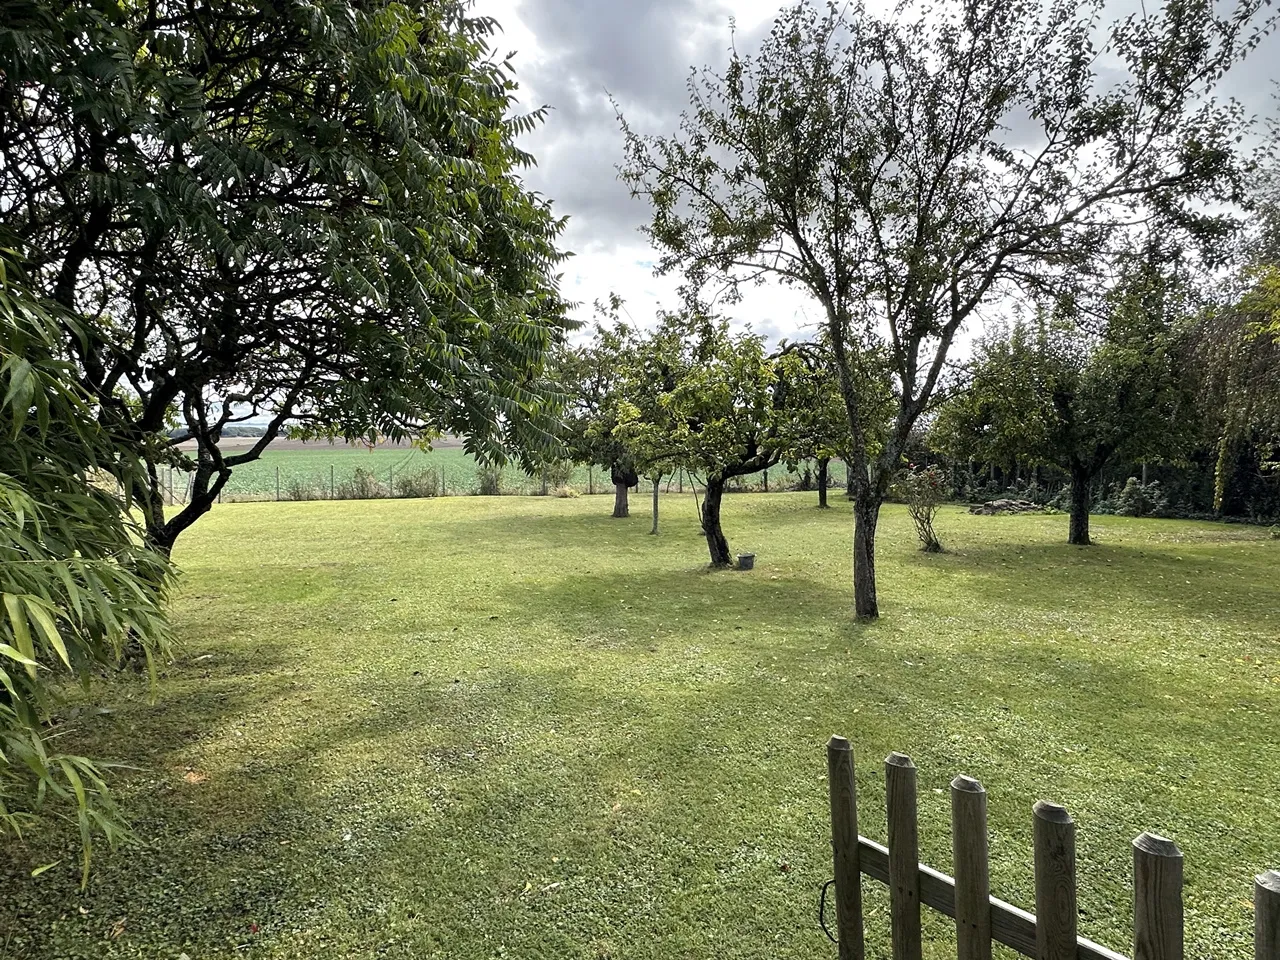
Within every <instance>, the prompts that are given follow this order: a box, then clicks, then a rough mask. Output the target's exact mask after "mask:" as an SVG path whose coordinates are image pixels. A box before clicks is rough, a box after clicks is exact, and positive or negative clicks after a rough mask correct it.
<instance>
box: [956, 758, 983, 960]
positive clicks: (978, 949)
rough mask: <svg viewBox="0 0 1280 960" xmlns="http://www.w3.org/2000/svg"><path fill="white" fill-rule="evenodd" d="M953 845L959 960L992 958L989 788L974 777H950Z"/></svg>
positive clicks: (957, 953) (957, 952)
mask: <svg viewBox="0 0 1280 960" xmlns="http://www.w3.org/2000/svg"><path fill="white" fill-rule="evenodd" d="M951 845H952V853H953V854H954V867H955V875H956V956H957V958H958V960H991V879H990V873H989V867H988V864H987V791H986V790H985V789H984V788H983V786H982V784H981V783H979V782H978V781H977V780H974V779H973V778H972V777H965V776H959V777H956V778H955V779H954V780H952V781H951Z"/></svg>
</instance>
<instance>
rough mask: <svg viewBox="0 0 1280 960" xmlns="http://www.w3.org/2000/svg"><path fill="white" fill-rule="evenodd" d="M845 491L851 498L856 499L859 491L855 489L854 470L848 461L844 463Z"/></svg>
mask: <svg viewBox="0 0 1280 960" xmlns="http://www.w3.org/2000/svg"><path fill="white" fill-rule="evenodd" d="M844 493H845V496H846V497H848V498H849V499H850V500H856V499H857V498H858V494H857V491H856V490H854V483H853V470H851V469H850V468H849V464H848V463H845V465H844Z"/></svg>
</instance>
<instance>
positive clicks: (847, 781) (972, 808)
mask: <svg viewBox="0 0 1280 960" xmlns="http://www.w3.org/2000/svg"><path fill="white" fill-rule="evenodd" d="M827 771H828V777H829V786H830V802H831V844H832V866H833V868H834V875H835V879H834V885H835V903H836V929H837V936H836V937H835V939H836V941H837V943H838V949H839V957H840V960H864V957H865V955H866V947H865V942H864V935H863V918H862V884H861V879H860V878H861V877H862V876H867V877H870V878H871V879H873V880H878V881H879V882H881V883H883V884H885V885H886V886H887V887H888V889H889V918H890V938H891V943H892V948H893V958H894V960H919V958H920V956H921V949H922V942H921V933H920V908H921V906H922V905H923V906H926V907H930V908H931V909H933V910H936V911H938V912H939V913H941V914H944V915H945V916H948V917H951V918H952V919H954V920H955V923H956V947H957V957H958V960H989V958H990V957H991V947H992V943H1001V944H1004V945H1005V946H1007V947H1011V948H1012V949H1014V950H1016V951H1018V953H1021V954H1023V955H1024V956H1027V957H1034V958H1036V960H1130V958H1129V957H1127V956H1125V955H1124V954H1121V953H1117V952H1116V951H1114V950H1111V949H1109V948H1107V947H1104V946H1102V945H1101V944H1099V943H1094V942H1093V941H1092V940H1089V939H1086V938H1085V937H1081V936H1079V935H1078V934H1077V933H1076V921H1077V916H1078V910H1077V905H1076V895H1077V887H1076V852H1075V823H1074V821H1073V820H1072V819H1071V816H1070V814H1068V813H1067V811H1066V809H1065V808H1063V807H1060V806H1058V805H1057V804H1052V803H1047V802H1045V801H1043V800H1042V801H1040V802H1038V803H1037V804H1036V805H1035V807H1034V808H1033V810H1032V817H1033V831H1032V846H1033V852H1034V863H1035V897H1036V903H1035V907H1036V912H1035V913H1034V914H1033V913H1029V912H1027V911H1026V910H1023V909H1021V908H1019V907H1016V906H1014V905H1013V904H1011V903H1006V902H1005V901H1003V900H1001V899H999V898H997V897H994V896H992V895H991V891H990V889H989V860H988V831H987V795H986V790H985V789H984V788H983V786H982V784H981V783H980V782H978V781H977V780H974V779H973V778H971V777H965V776H959V777H956V778H955V780H953V781H952V782H951V824H952V850H953V853H954V859H953V862H954V869H955V874H956V875H955V876H954V877H949V876H947V875H946V874H945V873H942V872H941V871H938V870H935V869H934V868H932V867H930V866H927V865H926V864H923V863H920V862H919V838H918V832H917V831H918V827H917V802H916V767H915V764H914V763H912V762H911V758H910V757H907V756H905V755H904V754H900V753H891V754H890V755H889V756H888V758H886V760H885V804H886V814H887V821H888V840H889V843H888V845H881V844H879V843H876V842H875V841H874V840H868V839H867V838H866V837H864V836H861V835H860V834H859V833H858V801H857V783H856V780H855V778H854V774H853V771H854V764H853V750H852V747H851V746H850V744H849V741H848V740H847V739H845V738H844V737H832V738H831V740H830V742H829V743H828V744H827ZM1133 881H1134V910H1133V931H1134V938H1133V960H1184V953H1183V940H1182V937H1183V911H1182V851H1181V850H1179V849H1178V846H1177V844H1175V843H1174V842H1173V841H1172V840H1167V839H1165V838H1164V837H1160V836H1156V835H1155V834H1152V833H1143V834H1142V835H1140V836H1139V837H1138V838H1137V839H1136V840H1134V841H1133ZM1254 958H1255V960H1280V872H1276V871H1268V872H1266V873H1264V874H1261V875H1259V876H1258V877H1257V878H1256V880H1255V882H1254Z"/></svg>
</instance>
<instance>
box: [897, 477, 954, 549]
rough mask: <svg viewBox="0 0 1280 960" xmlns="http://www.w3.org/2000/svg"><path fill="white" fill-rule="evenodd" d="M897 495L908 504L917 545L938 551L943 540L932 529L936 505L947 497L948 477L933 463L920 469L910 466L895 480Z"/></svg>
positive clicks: (936, 510) (936, 509)
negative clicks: (918, 539)
mask: <svg viewBox="0 0 1280 960" xmlns="http://www.w3.org/2000/svg"><path fill="white" fill-rule="evenodd" d="M897 487H898V496H900V497H901V498H902V500H903V501H905V502H906V504H907V512H908V513H910V514H911V520H912V522H913V523H915V525H916V536H918V537H919V538H920V549H921V550H923V551H925V552H926V553H941V552H942V542H941V541H940V540H939V539H938V535H937V534H936V533H935V532H934V530H933V519H934V517H935V516H937V513H938V505H939V504H941V503H942V501H943V500H944V499H946V493H947V478H946V475H945V474H944V473H943V472H942V468H941V467H939V466H937V465H936V464H935V465H933V466H928V467H925V468H924V469H923V470H921V469H918V468H917V467H914V466H912V467H911V468H910V469H909V470H908V471H907V472H906V473H905V474H904V475H903V477H902V479H901V480H899V481H898V484H897Z"/></svg>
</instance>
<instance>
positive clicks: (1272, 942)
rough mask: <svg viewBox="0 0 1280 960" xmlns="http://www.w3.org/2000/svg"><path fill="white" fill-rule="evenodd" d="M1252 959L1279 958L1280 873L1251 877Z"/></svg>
mask: <svg viewBox="0 0 1280 960" xmlns="http://www.w3.org/2000/svg"><path fill="white" fill-rule="evenodd" d="M1253 956H1254V960H1280V873H1277V872H1276V871H1274V870H1268V871H1267V872H1266V873H1263V874H1259V875H1258V876H1256V877H1254V879H1253Z"/></svg>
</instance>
